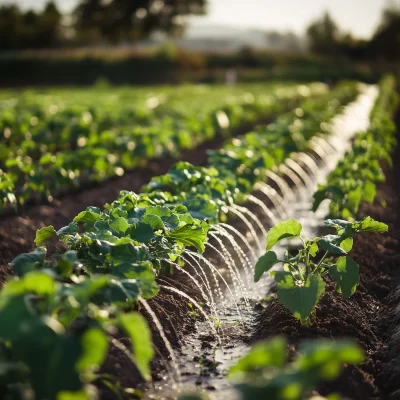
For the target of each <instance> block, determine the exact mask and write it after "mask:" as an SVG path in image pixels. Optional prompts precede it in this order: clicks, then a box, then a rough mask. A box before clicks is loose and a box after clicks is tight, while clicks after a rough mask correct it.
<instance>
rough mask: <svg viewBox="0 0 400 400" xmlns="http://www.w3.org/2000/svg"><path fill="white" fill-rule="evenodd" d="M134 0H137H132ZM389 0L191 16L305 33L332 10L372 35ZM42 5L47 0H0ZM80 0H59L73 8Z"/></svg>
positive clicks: (276, 5) (218, 3)
mask: <svg viewBox="0 0 400 400" xmlns="http://www.w3.org/2000/svg"><path fill="white" fill-rule="evenodd" d="M132 1H134V0H132ZM387 1H388V0H209V10H208V11H209V12H208V15H207V16H205V17H196V18H192V19H191V23H192V24H194V25H207V24H213V25H230V26H235V27H246V28H247V27H249V28H257V29H264V30H280V31H288V30H290V31H293V32H295V33H298V34H302V33H303V32H304V30H305V28H306V27H307V26H308V25H309V23H310V21H311V20H313V19H315V18H316V17H318V16H320V15H321V14H322V13H323V12H324V11H329V12H330V13H331V15H332V16H333V18H334V19H335V20H336V21H337V22H338V24H339V26H340V27H341V29H342V30H345V31H349V32H351V33H352V34H353V35H354V36H356V37H360V38H368V37H370V36H371V34H372V33H373V31H374V29H375V28H376V26H377V25H378V23H379V19H380V15H381V10H382V8H383V7H384V6H385V4H386V2H387ZM10 2H14V3H18V4H20V5H22V6H23V7H26V8H29V7H33V8H39V9H40V8H41V7H42V6H43V4H44V3H45V2H46V0H14V1H11V0H0V4H5V3H10ZM76 2H77V0H58V1H57V3H58V5H59V6H60V8H61V9H62V10H63V11H69V10H71V8H72V7H73V6H74V5H75V4H76Z"/></svg>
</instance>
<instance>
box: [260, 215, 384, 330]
mask: <svg viewBox="0 0 400 400" xmlns="http://www.w3.org/2000/svg"><path fill="white" fill-rule="evenodd" d="M325 225H326V226H327V227H331V228H334V229H335V230H336V234H334V235H326V236H322V237H316V238H314V239H306V238H303V237H302V236H301V231H302V225H301V224H300V223H299V222H298V221H296V220H294V219H289V220H288V221H283V222H281V223H279V224H278V225H276V226H275V227H273V228H271V229H270V230H269V232H268V235H267V253H265V254H264V255H263V256H262V257H261V258H260V259H259V260H258V262H257V264H256V267H255V273H254V280H255V282H258V281H259V280H260V278H261V276H262V275H263V274H264V273H265V272H270V271H271V269H272V268H273V267H274V266H275V265H277V264H281V265H283V269H281V270H274V271H271V272H270V275H271V276H274V278H275V281H276V282H277V284H278V300H279V302H280V303H281V304H283V305H284V306H285V307H286V308H287V309H288V310H289V311H290V312H291V313H292V314H293V315H294V316H295V317H296V318H297V319H299V320H300V322H301V324H302V325H304V326H310V325H311V324H312V323H313V322H314V319H315V307H316V305H317V303H318V300H319V298H320V296H321V295H322V293H324V291H325V281H324V279H323V278H324V276H325V275H327V274H329V276H330V277H331V278H332V279H333V280H334V281H335V282H336V289H337V291H338V292H339V293H342V294H343V296H344V298H346V299H347V298H349V297H350V296H351V295H352V294H353V293H354V292H355V291H356V289H357V285H358V283H359V280H360V278H359V267H358V264H357V263H356V262H354V261H353V259H352V258H351V257H350V256H348V255H347V254H348V252H350V251H351V249H352V247H353V238H354V236H355V235H356V234H357V233H359V232H377V233H383V232H387V230H388V226H387V225H386V224H384V223H382V222H378V221H375V220H373V219H372V218H370V217H366V218H364V219H363V220H362V221H360V222H348V221H344V220H339V219H335V220H326V221H325ZM295 238H297V239H299V240H300V242H301V244H302V246H301V247H300V249H299V250H297V254H296V255H295V256H292V255H291V254H290V253H289V252H288V251H286V253H285V255H284V256H283V257H282V258H279V257H278V256H277V254H276V253H275V252H274V251H270V249H271V248H272V247H274V246H275V245H276V244H277V243H279V242H280V241H282V240H283V239H295ZM320 251H324V254H323V255H322V257H320V254H321V253H320Z"/></svg>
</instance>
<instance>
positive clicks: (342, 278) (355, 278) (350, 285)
mask: <svg viewBox="0 0 400 400" xmlns="http://www.w3.org/2000/svg"><path fill="white" fill-rule="evenodd" d="M329 274H330V275H331V277H332V278H333V279H334V280H335V282H336V290H337V291H338V292H339V293H343V297H344V298H345V299H348V298H349V297H350V296H351V295H352V294H353V293H354V292H355V291H356V290H357V285H358V284H359V283H360V275H359V268H358V264H357V263H356V262H354V261H353V259H352V258H351V257H339V258H338V259H337V261H336V265H333V266H332V267H330V268H329Z"/></svg>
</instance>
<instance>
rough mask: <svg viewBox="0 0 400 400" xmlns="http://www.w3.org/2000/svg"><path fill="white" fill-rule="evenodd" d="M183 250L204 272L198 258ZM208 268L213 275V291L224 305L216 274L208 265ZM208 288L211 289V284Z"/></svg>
mask: <svg viewBox="0 0 400 400" xmlns="http://www.w3.org/2000/svg"><path fill="white" fill-rule="evenodd" d="M185 252H186V254H187V255H188V257H190V258H191V259H192V260H193V262H194V263H196V265H197V266H198V267H199V268H201V269H202V270H203V272H204V273H205V271H204V269H203V267H202V266H201V264H200V262H199V260H197V259H196V258H195V257H194V256H193V254H191V253H190V252H189V251H185ZM209 269H210V272H211V275H212V277H213V279H214V284H215V292H216V294H217V295H218V296H219V298H220V300H221V302H222V304H223V305H224V307H225V302H224V294H223V293H222V290H221V287H220V285H219V282H218V277H217V274H216V272H215V271H214V270H213V269H211V268H210V267H209ZM206 276H207V274H206ZM210 290H212V289H211V286H210ZM224 312H226V310H224Z"/></svg>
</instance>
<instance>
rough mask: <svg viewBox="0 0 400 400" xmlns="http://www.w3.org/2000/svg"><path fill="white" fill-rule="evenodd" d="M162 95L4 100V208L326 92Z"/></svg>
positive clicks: (0, 182)
mask: <svg viewBox="0 0 400 400" xmlns="http://www.w3.org/2000/svg"><path fill="white" fill-rule="evenodd" d="M159 90H160V91H159V92H158V93H156V94H154V93H151V92H144V91H143V90H138V93H136V90H132V89H131V90H125V91H124V90H122V91H120V92H118V95H114V96H113V95H111V96H110V94H109V93H108V91H99V90H93V91H91V92H90V91H89V93H88V94H82V93H80V92H78V94H75V95H72V96H71V97H72V99H71V98H70V99H68V101H64V102H63V101H62V100H60V99H59V98H57V97H54V96H50V95H47V96H45V95H42V96H39V97H38V98H36V97H35V95H32V94H31V95H29V94H27V95H25V96H21V97H17V99H10V100H5V101H3V102H2V106H3V107H2V108H1V111H0V132H1V133H0V138H1V144H0V208H2V207H3V208H4V207H5V205H6V204H10V203H11V204H14V205H21V204H23V203H24V202H25V201H26V200H28V199H31V198H32V197H34V198H36V199H37V198H42V197H44V198H49V197H50V196H54V195H56V194H57V193H58V192H59V191H60V190H67V189H68V188H72V187H79V186H81V185H83V184H85V183H87V182H98V181H103V180H105V179H108V178H110V177H113V176H121V175H123V174H124V171H125V170H127V169H132V168H135V167H137V166H144V165H146V163H147V162H148V161H149V160H151V159H156V158H161V157H164V156H178V155H179V154H180V152H182V151H183V150H185V149H191V148H195V147H196V146H198V145H199V144H200V143H202V142H204V141H206V140H209V139H211V138H214V137H216V136H217V135H221V134H225V135H230V134H232V133H233V132H234V131H235V130H237V129H238V128H240V127H243V126H246V125H248V124H249V123H254V122H256V121H257V120H259V119H260V118H261V117H264V118H265V117H271V116H272V115H274V114H277V113H279V112H282V111H283V110H285V108H287V107H288V105H290V104H291V102H292V101H293V102H298V101H300V100H301V99H303V98H305V97H307V96H310V95H322V94H325V93H326V92H327V88H326V86H325V85H323V84H318V83H315V84H310V85H308V86H299V85H287V86H283V87H280V88H277V87H275V86H274V85H260V87H255V86H249V85H245V86H243V87H240V88H221V87H218V90H217V88H214V87H200V88H197V89H196V88H195V87H188V88H183V89H180V90H177V94H174V93H173V92H172V91H171V89H164V90H162V89H159ZM76 103H77V104H80V105H76ZM89 104H96V105H95V106H89Z"/></svg>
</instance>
